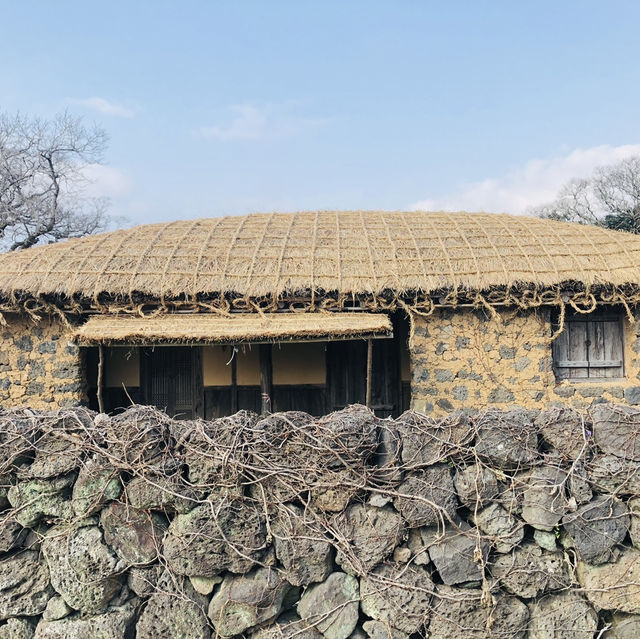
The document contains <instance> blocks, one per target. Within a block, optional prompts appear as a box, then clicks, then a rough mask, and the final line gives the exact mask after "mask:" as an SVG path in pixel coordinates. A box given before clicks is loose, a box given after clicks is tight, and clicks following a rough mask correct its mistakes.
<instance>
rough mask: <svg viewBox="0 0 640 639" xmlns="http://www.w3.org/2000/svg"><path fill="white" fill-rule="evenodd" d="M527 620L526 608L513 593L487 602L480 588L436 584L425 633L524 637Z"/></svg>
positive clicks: (455, 637) (468, 638)
mask: <svg viewBox="0 0 640 639" xmlns="http://www.w3.org/2000/svg"><path fill="white" fill-rule="evenodd" d="M528 621H529V611H528V610H527V607H526V606H525V605H524V604H523V603H522V602H521V601H520V600H519V599H517V598H516V597H504V596H496V597H495V598H493V599H492V602H491V603H490V604H487V602H486V601H484V600H483V598H482V592H481V591H480V590H474V589H463V588H453V587H451V586H439V587H438V592H437V596H436V598H435V601H434V604H433V612H432V616H431V623H430V624H429V635H428V636H429V639H487V637H500V639H524V637H525V636H526V633H527V625H528ZM489 629H490V630H489Z"/></svg>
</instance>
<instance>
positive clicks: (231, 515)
mask: <svg viewBox="0 0 640 639" xmlns="http://www.w3.org/2000/svg"><path fill="white" fill-rule="evenodd" d="M266 538H267V531H266V525H265V518H264V514H263V513H262V512H261V511H260V510H259V508H258V507H257V506H254V505H252V504H248V503H245V502H244V501H242V500H240V499H235V500H234V499H219V500H218V499H213V500H212V501H211V502H205V503H204V504H202V505H201V506H198V507H197V508H195V509H194V510H192V511H191V512H189V513H187V514H184V515H177V516H176V517H175V518H174V519H173V521H172V522H171V524H170V525H169V530H168V534H167V535H166V537H165V541H164V556H165V559H166V561H167V563H168V565H169V567H170V568H171V569H172V570H174V571H175V572H176V573H177V574H179V575H187V576H194V577H214V576H215V575H218V574H220V573H221V572H224V571H225V570H230V571H231V572H235V573H245V572H248V571H249V570H250V569H251V568H252V567H253V566H254V564H255V563H256V562H258V561H262V560H263V559H264V556H265V549H266Z"/></svg>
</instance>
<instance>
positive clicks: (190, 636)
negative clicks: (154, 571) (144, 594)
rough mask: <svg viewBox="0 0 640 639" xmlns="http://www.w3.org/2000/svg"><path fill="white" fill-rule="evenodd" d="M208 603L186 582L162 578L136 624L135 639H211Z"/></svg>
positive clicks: (164, 576)
mask: <svg viewBox="0 0 640 639" xmlns="http://www.w3.org/2000/svg"><path fill="white" fill-rule="evenodd" d="M206 606H207V600H206V598H205V597H203V596H202V595H199V594H198V593H197V592H195V590H193V588H192V587H191V585H190V584H189V581H188V580H187V579H181V578H176V577H175V576H173V575H169V574H165V575H163V576H162V577H161V578H160V580H159V582H158V591H157V592H156V593H154V594H153V595H151V597H149V600H148V601H147V604H146V606H145V607H144V609H143V610H142V614H141V615H140V616H139V618H138V623H137V624H136V634H135V636H136V639H160V638H163V639H164V638H165V637H166V638H167V639H169V638H172V639H173V637H176V638H178V637H179V638H180V639H210V638H211V629H210V627H209V622H208V620H207V615H206Z"/></svg>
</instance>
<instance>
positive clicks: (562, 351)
mask: <svg viewBox="0 0 640 639" xmlns="http://www.w3.org/2000/svg"><path fill="white" fill-rule="evenodd" d="M553 361H554V366H555V371H556V377H557V378H558V379H586V378H588V377H589V355H588V352H587V322H582V321H573V320H570V319H567V320H566V322H565V326H564V330H563V331H562V333H560V335H559V336H558V338H557V339H556V340H555V342H554V343H553Z"/></svg>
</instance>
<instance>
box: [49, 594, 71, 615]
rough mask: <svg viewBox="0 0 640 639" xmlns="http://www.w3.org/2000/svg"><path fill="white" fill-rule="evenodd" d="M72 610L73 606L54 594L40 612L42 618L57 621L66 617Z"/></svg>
mask: <svg viewBox="0 0 640 639" xmlns="http://www.w3.org/2000/svg"><path fill="white" fill-rule="evenodd" d="M72 612H73V608H71V606H69V605H67V602H66V601H65V600H64V599H63V598H62V597H60V595H56V596H55V597H51V599H49V603H47V607H46V609H45V611H44V612H43V613H42V618H43V619H44V620H45V621H57V620H58V619H64V618H65V617H68V616H69V615H70V614H71V613H72Z"/></svg>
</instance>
